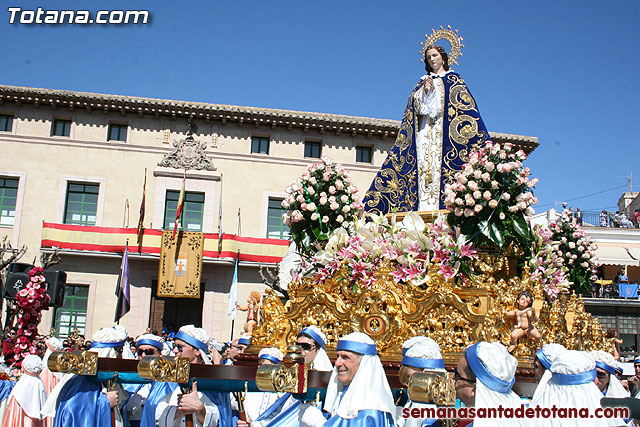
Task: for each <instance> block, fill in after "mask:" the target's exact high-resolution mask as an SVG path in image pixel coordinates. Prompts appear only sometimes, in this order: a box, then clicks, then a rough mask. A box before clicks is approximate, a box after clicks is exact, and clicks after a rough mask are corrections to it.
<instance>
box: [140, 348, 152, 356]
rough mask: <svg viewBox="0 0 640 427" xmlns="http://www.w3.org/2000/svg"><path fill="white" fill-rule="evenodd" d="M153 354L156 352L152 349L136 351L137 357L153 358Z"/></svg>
mask: <svg viewBox="0 0 640 427" xmlns="http://www.w3.org/2000/svg"><path fill="white" fill-rule="evenodd" d="M155 353H156V351H155V350H154V349H152V348H145V349H144V350H143V349H140V350H138V356H142V355H145V356H153V355H154V354H155Z"/></svg>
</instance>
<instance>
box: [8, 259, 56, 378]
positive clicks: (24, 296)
mask: <svg viewBox="0 0 640 427" xmlns="http://www.w3.org/2000/svg"><path fill="white" fill-rule="evenodd" d="M46 291H47V282H46V280H45V277H44V270H43V269H42V267H35V268H33V269H31V271H29V281H28V282H27V284H26V285H25V287H24V288H22V289H20V290H19V291H18V293H17V294H16V303H17V305H18V307H19V309H18V323H17V326H18V329H17V330H16V332H17V343H16V348H15V356H14V363H15V364H16V365H17V366H21V364H22V359H24V358H25V357H26V356H28V355H29V354H37V348H36V346H35V344H34V343H33V340H34V338H35V337H36V335H37V334H38V324H39V323H40V319H41V318H42V314H41V313H40V312H41V311H42V310H46V309H48V308H49V301H50V297H49V295H48V294H47V292H46Z"/></svg>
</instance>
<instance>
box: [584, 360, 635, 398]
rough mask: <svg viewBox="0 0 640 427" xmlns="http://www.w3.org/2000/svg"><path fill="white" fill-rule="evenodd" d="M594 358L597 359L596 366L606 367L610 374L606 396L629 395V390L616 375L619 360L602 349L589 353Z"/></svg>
mask: <svg viewBox="0 0 640 427" xmlns="http://www.w3.org/2000/svg"><path fill="white" fill-rule="evenodd" d="M589 355H590V356H591V357H593V360H595V361H596V367H597V368H600V369H604V370H605V371H607V372H608V373H609V374H610V375H609V386H608V387H607V391H606V393H605V396H607V397H629V392H628V391H627V390H625V389H624V387H623V386H622V384H620V380H619V379H618V377H616V371H615V369H616V366H617V365H618V362H616V359H615V358H614V357H613V355H612V354H611V353H608V352H606V351H602V350H594V351H592V352H590V353H589Z"/></svg>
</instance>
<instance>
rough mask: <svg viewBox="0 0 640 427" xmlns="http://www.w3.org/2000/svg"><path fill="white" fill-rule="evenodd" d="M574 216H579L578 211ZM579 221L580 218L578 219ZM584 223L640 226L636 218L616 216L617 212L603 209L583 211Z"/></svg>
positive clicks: (607, 225)
mask: <svg viewBox="0 0 640 427" xmlns="http://www.w3.org/2000/svg"><path fill="white" fill-rule="evenodd" d="M573 215H574V217H576V218H578V216H577V215H576V212H574V213H573ZM578 221H579V219H578ZM582 225H583V226H586V227H611V228H639V227H638V222H637V220H636V219H635V218H629V217H628V216H625V217H624V218H622V217H621V216H619V215H618V216H616V215H615V213H609V212H607V213H606V214H603V213H602V211H600V212H597V211H583V212H582Z"/></svg>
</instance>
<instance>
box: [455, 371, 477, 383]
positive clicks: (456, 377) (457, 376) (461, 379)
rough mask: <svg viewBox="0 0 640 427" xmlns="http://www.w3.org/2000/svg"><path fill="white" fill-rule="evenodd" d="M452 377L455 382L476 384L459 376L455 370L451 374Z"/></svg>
mask: <svg viewBox="0 0 640 427" xmlns="http://www.w3.org/2000/svg"><path fill="white" fill-rule="evenodd" d="M453 377H454V379H455V380H456V381H466V382H468V383H472V384H475V383H476V382H475V381H474V380H470V379H469V378H465V377H463V376H462V375H460V372H458V370H457V369H456V370H455V371H454V372H453Z"/></svg>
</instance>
